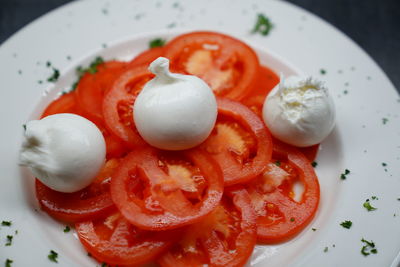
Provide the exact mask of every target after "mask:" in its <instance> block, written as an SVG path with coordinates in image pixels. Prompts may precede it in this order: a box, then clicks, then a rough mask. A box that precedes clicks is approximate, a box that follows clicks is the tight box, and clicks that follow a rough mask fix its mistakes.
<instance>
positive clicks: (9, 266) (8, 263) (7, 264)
mask: <svg viewBox="0 0 400 267" xmlns="http://www.w3.org/2000/svg"><path fill="white" fill-rule="evenodd" d="M12 263H13V260H10V259H6V262H5V263H4V266H5V267H11V264H12Z"/></svg>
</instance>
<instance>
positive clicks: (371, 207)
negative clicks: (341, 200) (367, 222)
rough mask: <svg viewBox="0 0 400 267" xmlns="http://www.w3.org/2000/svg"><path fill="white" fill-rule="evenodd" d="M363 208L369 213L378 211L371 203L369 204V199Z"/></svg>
mask: <svg viewBox="0 0 400 267" xmlns="http://www.w3.org/2000/svg"><path fill="white" fill-rule="evenodd" d="M363 207H364V208H366V209H367V210H368V211H373V210H376V208H375V207H373V206H371V203H369V199H367V200H366V201H365V202H364V204H363Z"/></svg>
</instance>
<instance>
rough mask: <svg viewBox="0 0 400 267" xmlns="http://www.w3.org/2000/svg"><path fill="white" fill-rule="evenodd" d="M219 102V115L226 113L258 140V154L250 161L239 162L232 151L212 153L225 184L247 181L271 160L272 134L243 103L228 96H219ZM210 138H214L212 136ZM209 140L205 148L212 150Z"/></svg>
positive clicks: (261, 170)
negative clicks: (220, 169)
mask: <svg viewBox="0 0 400 267" xmlns="http://www.w3.org/2000/svg"><path fill="white" fill-rule="evenodd" d="M217 104H218V114H219V115H225V116H227V117H230V118H232V119H234V120H237V121H238V122H240V123H241V124H242V125H244V126H245V127H246V128H247V129H248V130H249V131H250V132H251V133H252V134H253V135H254V137H255V139H256V141H257V148H256V153H255V154H256V155H255V156H254V158H252V160H251V161H250V163H246V164H242V163H238V162H237V161H235V159H234V158H233V157H232V152H231V151H225V152H223V153H217V154H212V155H213V157H214V158H215V159H216V161H217V162H218V164H219V165H220V166H221V168H222V171H223V174H224V182H225V186H231V185H234V184H240V183H246V182H248V181H250V180H252V179H253V178H255V177H256V176H257V175H259V174H260V173H261V172H263V171H264V169H265V167H266V165H267V163H268V162H269V161H270V159H271V154H272V139H271V135H270V134H269V132H268V131H267V128H266V127H265V125H264V123H263V122H262V121H261V119H260V118H258V117H257V115H256V114H254V112H252V111H251V110H250V109H249V108H247V107H246V106H244V105H243V104H241V103H239V102H236V101H233V100H230V99H227V98H217ZM209 138H212V136H210V137H209ZM207 142H208V141H207V140H206V141H205V143H204V149H205V150H206V151H210V150H211V149H212V148H211V147H209V145H208V143H207Z"/></svg>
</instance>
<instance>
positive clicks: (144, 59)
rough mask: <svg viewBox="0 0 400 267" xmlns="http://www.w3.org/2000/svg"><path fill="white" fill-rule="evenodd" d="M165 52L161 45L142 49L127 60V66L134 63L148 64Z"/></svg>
mask: <svg viewBox="0 0 400 267" xmlns="http://www.w3.org/2000/svg"><path fill="white" fill-rule="evenodd" d="M164 53H165V48H164V47H163V46H160V47H154V48H150V49H148V50H145V51H143V52H142V53H140V54H139V55H137V56H136V57H135V58H133V59H132V60H131V62H129V66H135V65H143V64H147V65H148V64H150V63H151V62H153V61H154V60H156V59H157V58H158V57H162V56H163V55H164Z"/></svg>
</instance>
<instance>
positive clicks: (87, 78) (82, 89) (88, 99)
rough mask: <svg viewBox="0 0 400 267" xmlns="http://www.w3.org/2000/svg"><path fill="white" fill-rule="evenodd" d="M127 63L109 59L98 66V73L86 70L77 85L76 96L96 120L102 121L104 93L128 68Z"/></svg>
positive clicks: (84, 108)
mask: <svg viewBox="0 0 400 267" xmlns="http://www.w3.org/2000/svg"><path fill="white" fill-rule="evenodd" d="M126 65H127V64H126V63H125V62H120V61H108V62H105V63H102V64H100V65H99V66H97V72H96V73H88V72H86V73H85V74H84V75H83V76H82V78H81V79H80V80H79V83H78V85H77V87H76V97H77V100H78V104H79V106H80V107H81V108H82V110H83V111H84V112H85V113H86V114H87V115H88V116H89V117H90V118H91V119H92V120H94V121H96V122H98V121H102V120H103V113H102V104H103V96H104V93H106V92H107V91H109V90H110V89H111V87H112V84H113V83H114V81H115V80H116V78H118V77H119V76H120V75H121V73H122V72H123V71H125V69H126Z"/></svg>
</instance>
